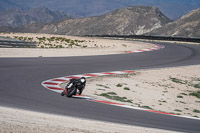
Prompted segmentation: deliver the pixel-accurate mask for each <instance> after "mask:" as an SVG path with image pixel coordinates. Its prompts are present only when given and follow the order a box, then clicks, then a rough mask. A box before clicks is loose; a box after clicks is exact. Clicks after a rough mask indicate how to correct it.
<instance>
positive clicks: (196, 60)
mask: <svg viewBox="0 0 200 133" xmlns="http://www.w3.org/2000/svg"><path fill="white" fill-rule="evenodd" d="M163 45H165V46H166V48H165V49H161V50H158V51H152V52H145V53H133V54H122V55H104V56H90V57H89V56H88V57H65V58H64V57H60V58H0V105H3V106H11V107H17V108H23V109H28V110H34V111H39V112H48V113H53V114H61V115H67V116H76V117H81V118H89V119H95V120H102V121H109V122H116V123H124V124H129V125H137V126H145V127H153V128H160V129H168V130H174V131H185V132H200V121H199V120H192V119H187V118H179V117H173V116H168V115H162V114H156V113H151V112H145V111H139V110H131V109H126V108H121V107H115V106H110V105H106V104H101V103H95V102H91V101H87V100H81V99H73V98H71V99H69V98H66V97H61V96H60V95H59V94H57V93H55V92H52V91H49V90H47V89H45V88H44V87H42V86H41V82H42V81H44V80H47V79H51V78H55V77H62V76H66V75H73V74H83V73H92V72H104V71H117V70H139V69H151V68H162V67H169V66H182V65H195V64H200V46H194V45H172V44H163Z"/></svg>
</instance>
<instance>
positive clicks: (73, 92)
mask: <svg viewBox="0 0 200 133" xmlns="http://www.w3.org/2000/svg"><path fill="white" fill-rule="evenodd" d="M65 91H66V92H67V93H66V92H65ZM76 93H77V86H75V85H73V84H67V86H66V87H65V90H64V91H63V92H62V93H61V96H64V95H66V96H67V97H69V98H71V97H72V96H73V95H74V96H75V95H76Z"/></svg>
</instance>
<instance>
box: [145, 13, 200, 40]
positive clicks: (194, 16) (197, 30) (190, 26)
mask: <svg viewBox="0 0 200 133" xmlns="http://www.w3.org/2000/svg"><path fill="white" fill-rule="evenodd" d="M146 35H159V36H182V37H200V9H196V10H193V11H191V12H190V13H188V14H186V15H184V16H183V17H181V18H180V19H179V20H177V21H175V22H172V23H169V24H167V25H165V26H163V27H161V28H158V29H156V30H153V31H152V32H150V33H147V34H146Z"/></svg>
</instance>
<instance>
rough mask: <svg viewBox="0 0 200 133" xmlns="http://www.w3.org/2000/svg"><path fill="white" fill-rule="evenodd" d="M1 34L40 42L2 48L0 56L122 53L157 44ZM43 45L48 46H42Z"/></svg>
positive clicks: (41, 35) (57, 36) (74, 37)
mask: <svg viewBox="0 0 200 133" xmlns="http://www.w3.org/2000/svg"><path fill="white" fill-rule="evenodd" d="M0 36H4V37H10V38H15V37H16V36H17V37H18V38H20V37H21V38H23V39H24V38H26V39H27V38H31V40H32V41H34V42H37V43H38V48H0V57H58V56H88V55H107V54H122V53H124V52H125V51H132V50H139V49H145V48H151V47H153V46H155V45H154V44H151V43H143V42H137V41H125V40H110V39H103V38H93V37H92V38H91V37H77V36H63V35H49V34H31V33H29V34H23V33H15V34H2V33H1V34H0ZM52 37H54V39H53V41H52V39H51V38H52ZM38 38H40V39H38ZM41 38H45V39H42V41H41ZM63 39H68V40H70V44H69V43H67V42H65V41H63ZM27 40H28V39H27ZM75 40H76V41H75ZM72 42H73V43H72ZM50 43H51V44H50ZM41 46H43V47H46V48H40V47H41ZM50 46H51V47H50ZM56 46H62V47H63V48H52V47H56Z"/></svg>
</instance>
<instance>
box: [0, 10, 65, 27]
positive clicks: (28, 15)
mask: <svg viewBox="0 0 200 133" xmlns="http://www.w3.org/2000/svg"><path fill="white" fill-rule="evenodd" d="M65 18H67V16H66V15H64V14H62V13H60V12H58V11H51V10H49V9H48V8H45V7H40V8H34V9H31V10H28V11H23V10H20V9H9V10H5V11H2V12H0V26H10V27H17V26H22V25H26V24H32V23H49V22H54V21H59V20H63V19H65Z"/></svg>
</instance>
